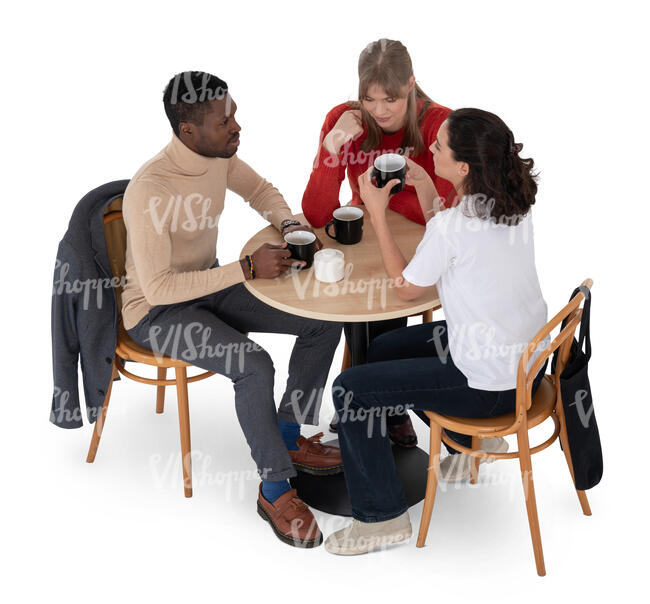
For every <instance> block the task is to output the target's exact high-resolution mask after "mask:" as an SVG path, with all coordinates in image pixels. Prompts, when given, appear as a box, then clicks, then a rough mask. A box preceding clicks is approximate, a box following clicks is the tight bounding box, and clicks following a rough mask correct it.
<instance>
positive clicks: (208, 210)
mask: <svg viewBox="0 0 650 604" xmlns="http://www.w3.org/2000/svg"><path fill="white" fill-rule="evenodd" d="M163 102H164V106H165V112H166V113H167V117H168V118H169V121H170V123H171V127H172V129H173V136H172V140H171V142H170V143H169V144H168V145H167V146H166V147H165V148H164V149H163V150H162V151H160V152H159V153H158V154H157V155H156V156H155V157H154V158H153V159H151V160H149V161H148V162H147V163H145V164H144V165H143V166H142V167H141V168H140V170H138V172H137V173H136V174H135V176H134V177H133V179H132V180H131V182H130V183H129V186H128V188H127V189H126V192H125V195H124V202H123V214H124V223H125V225H126V230H127V249H126V272H127V285H126V287H125V288H124V293H123V295H122V316H123V321H124V327H125V328H126V330H127V331H128V333H129V335H130V336H131V337H132V338H133V339H134V340H135V341H136V342H138V343H139V344H141V345H142V346H146V347H147V348H150V349H151V350H153V351H154V352H156V353H160V354H164V355H168V356H171V357H174V358H179V359H183V360H187V361H188V362H190V363H192V364H193V365H196V366H197V367H201V368H202V369H206V370H209V371H214V372H216V373H220V374H221V375H225V376H228V377H229V378H230V379H231V380H232V381H233V383H234V387H235V407H236V410H237V417H238V419H239V423H240V425H241V427H242V430H243V431H244V435H245V437H246V441H247V442H248V445H249V446H250V448H251V454H252V457H253V459H254V460H255V463H256V465H257V468H258V472H259V473H260V477H261V478H262V484H261V485H260V491H259V496H258V503H257V507H258V511H259V513H260V515H261V516H262V517H263V518H264V519H265V520H267V521H268V522H270V523H271V525H272V527H273V529H274V531H275V533H276V535H277V536H278V537H279V538H280V539H281V540H282V541H284V542H285V543H288V544H290V545H296V546H301V547H313V546H316V545H319V544H320V543H321V541H322V536H321V533H320V530H319V528H318V526H317V524H316V521H315V519H314V517H313V515H312V514H311V512H310V510H309V508H307V506H306V505H305V504H304V503H303V502H302V501H300V499H298V497H297V495H296V491H295V490H293V489H291V487H290V486H289V483H288V481H287V479H288V478H289V477H291V476H295V475H296V469H295V468H294V465H295V467H296V468H299V469H301V470H304V471H309V472H311V473H323V474H332V473H336V472H340V471H341V469H342V465H341V457H340V454H339V450H338V449H337V448H336V447H329V446H325V445H322V444H320V443H319V442H318V441H319V437H320V436H321V435H316V436H315V437H311V438H310V439H306V438H304V437H303V436H300V424H301V423H306V424H318V411H319V408H320V404H321V398H322V394H323V389H324V386H325V382H326V380H327V375H328V372H329V368H330V365H331V362H332V357H333V355H334V351H335V349H336V347H337V345H338V343H339V339H340V336H341V328H342V326H341V324H340V323H334V322H327V321H316V320H313V319H306V318H303V317H298V316H294V315H291V314H288V313H285V312H282V311H279V310H276V309H275V308H271V307H270V306H267V305H266V304H264V303H263V302H261V301H259V300H258V299H257V298H255V297H254V296H253V295H251V294H250V293H249V292H248V290H247V289H246V288H245V287H244V285H243V282H244V280H246V279H269V278H273V277H277V276H278V275H280V274H282V273H283V272H285V271H286V270H287V269H288V268H289V267H290V266H291V264H292V262H295V260H294V261H292V260H290V258H289V256H290V253H289V250H287V249H286V244H283V245H270V244H264V245H263V246H261V247H260V248H259V249H257V250H256V251H255V252H254V253H253V254H251V255H250V256H246V257H245V258H242V259H241V260H238V261H236V262H232V263H230V264H226V265H224V266H219V263H218V261H217V260H216V243H217V229H218V223H219V217H220V215H221V212H222V210H223V207H224V198H225V193H226V188H228V189H230V190H232V191H234V192H235V193H237V194H238V195H241V196H242V197H243V198H244V199H245V200H246V201H247V202H248V203H250V205H251V206H252V207H253V208H254V209H255V210H256V211H257V212H259V213H260V214H261V215H262V216H264V218H266V219H267V220H268V221H269V222H271V223H272V224H273V225H274V226H275V227H276V228H277V229H278V230H279V231H281V232H283V233H287V232H289V231H291V230H297V229H303V230H311V229H310V228H309V227H308V226H304V225H301V224H300V222H299V221H297V220H295V218H294V216H293V214H292V212H291V210H290V209H289V207H288V205H287V204H286V202H285V200H284V198H283V197H282V195H281V194H280V193H279V192H278V190H277V189H276V188H275V187H273V186H272V185H271V184H270V183H269V182H267V181H266V180H264V179H263V178H262V177H261V176H259V175H258V174H257V173H256V172H255V171H254V170H253V169H252V168H250V166H248V165H247V164H246V163H244V162H243V161H242V160H240V159H239V158H238V157H237V155H236V152H237V148H238V147H239V132H240V130H241V128H240V127H239V124H238V123H237V122H236V121H235V111H236V109H237V108H236V105H235V103H234V101H233V99H232V97H231V96H230V95H229V93H228V90H227V85H226V83H225V82H223V81H222V80H220V79H219V78H217V77H215V76H213V75H211V74H208V73H204V72H197V71H192V72H183V73H180V74H178V75H176V76H174V77H173V78H172V79H171V80H170V82H169V84H168V85H167V87H166V89H165V92H164V94H163ZM233 226H234V225H233ZM318 245H320V242H318ZM249 331H250V332H268V333H285V334H292V335H296V336H298V337H297V339H296V342H295V345H294V348H293V352H292V355H291V360H290V363H289V379H288V382H287V388H286V391H285V393H284V396H283V398H282V401H281V402H280V406H279V410H278V411H277V413H276V407H275V401H274V398H273V374H274V369H273V363H272V361H271V358H270V356H269V355H268V353H267V352H266V351H265V350H264V349H263V348H261V347H260V346H259V345H258V344H256V343H255V342H253V341H252V340H250V339H249V338H247V337H246V336H245V335H244V333H247V332H249Z"/></svg>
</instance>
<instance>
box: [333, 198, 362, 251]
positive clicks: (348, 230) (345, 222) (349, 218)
mask: <svg viewBox="0 0 650 604" xmlns="http://www.w3.org/2000/svg"><path fill="white" fill-rule="evenodd" d="M332 226H333V227H334V235H332V233H330V227H332ZM325 232H326V233H327V235H328V237H331V238H332V239H336V241H338V242H339V243H342V244H344V245H352V244H354V243H359V241H361V236H362V235H363V210H362V209H361V208H359V207H355V206H343V207H342V208H337V209H336V210H334V220H330V221H329V222H328V223H327V224H326V225H325Z"/></svg>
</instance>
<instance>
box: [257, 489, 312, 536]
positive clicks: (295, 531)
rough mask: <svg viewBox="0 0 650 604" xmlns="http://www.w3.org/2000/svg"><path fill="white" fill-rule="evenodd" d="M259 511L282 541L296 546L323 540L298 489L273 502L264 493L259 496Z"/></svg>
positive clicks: (260, 492)
mask: <svg viewBox="0 0 650 604" xmlns="http://www.w3.org/2000/svg"><path fill="white" fill-rule="evenodd" d="M257 513H258V514H259V515H260V516H261V517H262V518H263V519H264V520H266V521H267V522H268V523H269V524H270V525H271V528H272V529H273V532H274V533H275V534H276V536H277V538H278V539H280V541H283V542H284V543H286V544H288V545H293V546H294V547H317V546H318V545H320V544H321V543H322V542H323V535H322V533H321V532H320V529H319V528H318V524H317V523H316V518H314V515H313V514H312V513H311V510H310V509H309V508H308V507H307V506H306V505H305V504H304V503H303V502H302V500H301V499H299V498H298V494H297V493H296V489H291V490H290V491H287V492H286V493H285V494H284V495H280V497H278V498H277V499H276V500H275V501H274V502H273V503H271V502H269V501H267V500H266V499H265V498H264V495H262V485H261V484H260V491H259V495H258V497H257Z"/></svg>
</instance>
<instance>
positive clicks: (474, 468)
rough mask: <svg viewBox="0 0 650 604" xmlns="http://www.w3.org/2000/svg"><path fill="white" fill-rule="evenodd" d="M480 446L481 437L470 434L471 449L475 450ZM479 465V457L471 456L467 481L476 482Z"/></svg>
mask: <svg viewBox="0 0 650 604" xmlns="http://www.w3.org/2000/svg"><path fill="white" fill-rule="evenodd" d="M480 448H481V439H480V438H478V436H472V450H474V451H477V450H478V449H480ZM480 465H481V458H480V457H472V463H471V465H470V468H469V483H470V484H476V483H477V481H478V468H479V466H480Z"/></svg>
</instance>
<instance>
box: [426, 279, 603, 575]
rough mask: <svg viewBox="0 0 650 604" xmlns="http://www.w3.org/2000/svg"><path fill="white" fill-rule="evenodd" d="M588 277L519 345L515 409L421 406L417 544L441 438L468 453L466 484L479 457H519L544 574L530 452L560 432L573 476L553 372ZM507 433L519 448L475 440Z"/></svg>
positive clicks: (562, 358) (564, 352) (562, 361)
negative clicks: (422, 488) (491, 412)
mask: <svg viewBox="0 0 650 604" xmlns="http://www.w3.org/2000/svg"><path fill="white" fill-rule="evenodd" d="M592 283H593V282H592V280H591V279H586V280H585V281H584V282H583V283H582V286H581V291H580V292H579V293H578V294H577V295H576V296H575V297H574V298H573V299H572V300H571V301H570V302H569V303H568V304H567V305H566V306H565V307H564V308H563V309H562V310H561V311H560V312H559V313H558V314H557V315H555V316H554V317H553V318H552V319H551V320H550V321H549V322H548V323H547V324H546V325H545V326H544V327H543V328H542V329H541V330H540V331H539V333H537V335H536V336H535V337H534V338H533V340H532V341H531V342H530V345H529V346H528V347H527V348H526V349H525V350H524V352H523V353H522V355H521V358H520V359H519V366H518V369H517V387H516V397H517V399H516V401H517V402H516V410H515V412H514V413H509V414H507V415H501V416H499V417H490V418H486V419H466V418H462V417H451V416H447V415H441V414H439V413H433V412H431V411H425V413H426V414H427V416H428V417H429V420H430V426H431V428H430V430H431V441H430V448H429V460H430V465H429V470H428V474H427V489H426V496H425V499H424V509H423V511H422V520H421V522H420V532H419V534H418V540H417V547H423V546H424V543H425V541H426V538H427V532H428V530H429V522H430V521H431V512H432V511H433V504H434V501H435V497H436V487H437V485H438V471H439V467H440V444H441V441H444V442H445V443H447V444H449V445H452V446H453V447H454V448H455V449H457V450H459V451H461V452H463V453H467V454H468V455H471V456H472V458H473V459H472V467H471V474H470V483H472V484H475V483H476V481H477V479H478V471H479V463H480V461H479V458H480V457H490V458H493V459H515V458H518V459H519V465H520V467H521V479H522V483H523V487H524V497H525V500H526V509H527V512H528V523H529V525H530V534H531V537H532V542H533V552H534V554H535V564H536V566H537V574H538V575H540V576H544V575H545V574H546V570H545V568H544V554H543V552H542V539H541V536H540V530H539V519H538V517H537V503H536V501H535V488H534V485H533V469H532V464H531V459H530V457H531V455H532V454H534V453H539V452H540V451H542V450H544V449H546V448H547V447H549V446H550V445H551V444H552V443H553V442H554V441H555V440H556V439H557V438H558V436H559V437H560V442H561V444H562V449H563V451H564V456H565V457H566V461H567V464H568V466H569V472H570V473H571V479H572V480H574V484H575V479H574V476H573V466H572V465H571V453H570V451H569V443H568V439H567V432H566V425H565V421H564V409H563V406H562V395H561V391H560V380H559V378H558V376H560V375H561V374H562V371H563V370H564V367H565V365H566V362H567V360H568V357H569V352H570V349H571V342H572V341H573V336H574V333H575V331H576V328H577V327H578V325H579V324H580V320H581V318H582V309H581V308H580V304H581V303H582V301H583V300H584V299H585V295H588V294H589V292H590V291H591V286H592ZM565 319H566V321H567V323H566V325H565V327H564V328H563V329H560V331H559V333H558V335H557V337H556V338H555V339H554V340H552V341H551V344H550V345H549V346H548V347H547V348H546V349H545V350H543V351H542V352H541V353H540V354H539V357H538V358H537V359H536V360H535V362H534V363H533V364H532V366H531V367H530V369H529V370H528V371H526V367H527V365H528V361H529V359H530V357H531V356H532V354H531V353H532V352H534V351H535V349H536V348H537V346H538V344H539V343H540V342H542V341H543V340H544V338H546V337H547V336H548V335H549V334H550V333H551V332H552V331H553V330H554V329H555V328H556V327H557V326H558V325H561V323H562V321H563V320H565ZM558 348H559V354H558V362H557V367H556V370H555V374H554V375H545V376H544V377H543V378H542V381H541V383H540V385H539V387H538V389H537V390H536V392H535V396H533V397H531V391H532V386H533V380H534V378H535V376H536V375H537V372H538V371H539V369H540V368H541V367H542V365H543V364H544V361H545V360H546V359H547V358H549V357H550V356H551V354H553V352H554V351H555V350H557V349H558ZM548 418H551V419H552V420H553V422H554V424H555V430H554V431H553V434H552V436H551V437H550V438H549V439H548V440H547V441H545V442H543V443H542V444H540V445H537V446H536V447H533V448H531V447H530V443H529V440H528V430H530V429H531V428H534V427H535V426H538V425H539V424H541V423H542V422H543V421H545V420H546V419H548ZM443 429H445V430H451V431H454V432H460V433H461V434H466V435H469V436H471V437H472V448H471V449H468V448H467V447H463V446H460V445H458V444H457V443H455V442H452V441H451V440H450V439H449V438H448V437H447V435H446V434H445V433H444V432H443ZM507 434H516V435H517V443H518V447H519V450H518V451H515V452H510V453H485V452H483V451H481V450H480V449H481V444H480V440H481V439H482V438H496V437H498V436H505V435H507ZM576 492H577V494H578V499H579V501H580V505H581V506H582V511H583V513H584V515H585V516H591V510H590V508H589V502H588V501H587V495H586V493H585V492H584V491H578V490H577V489H576Z"/></svg>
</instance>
